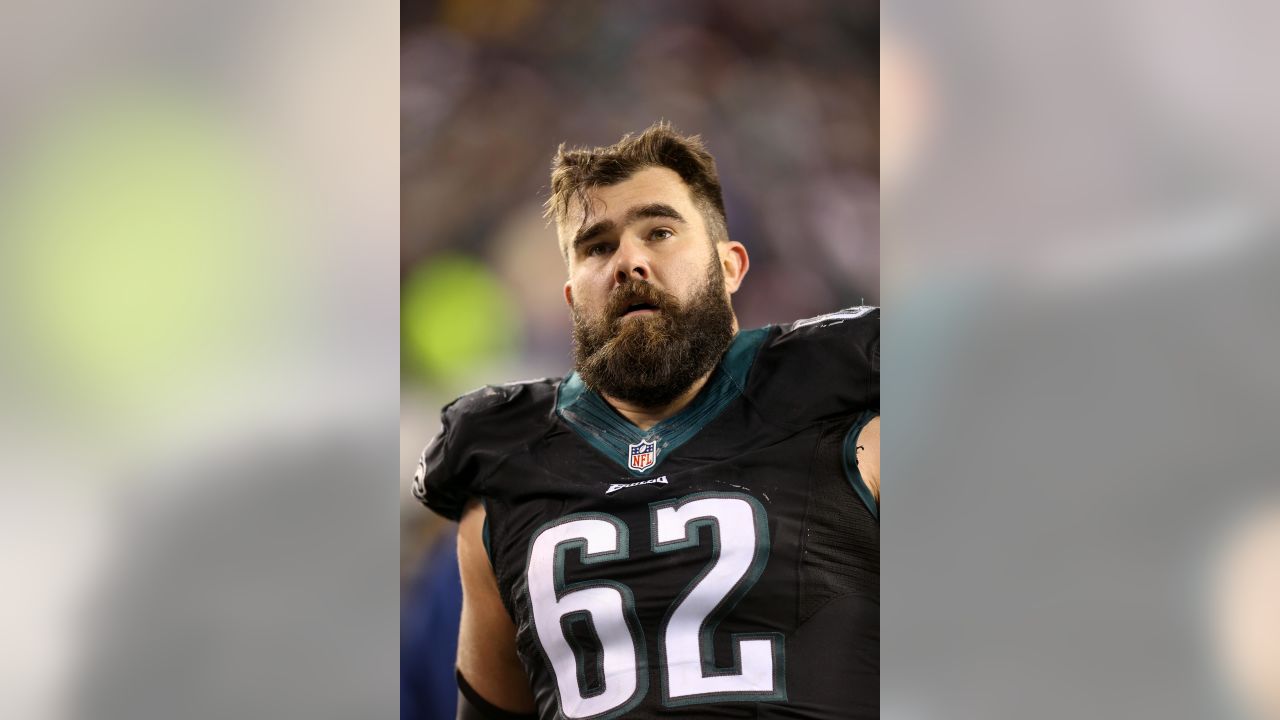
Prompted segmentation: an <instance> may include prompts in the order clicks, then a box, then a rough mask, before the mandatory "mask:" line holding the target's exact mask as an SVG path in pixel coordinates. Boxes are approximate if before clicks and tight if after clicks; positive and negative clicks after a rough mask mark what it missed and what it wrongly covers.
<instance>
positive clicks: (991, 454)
mask: <svg viewBox="0 0 1280 720" xmlns="http://www.w3.org/2000/svg"><path fill="white" fill-rule="evenodd" d="M882 11H883V14H884V23H883V26H882V36H881V43H882V47H881V108H882V171H883V172H882V179H883V192H884V194H883V202H882V205H881V209H882V212H883V228H884V232H883V243H882V248H883V255H882V264H881V268H882V279H883V283H884V285H883V287H884V292H883V304H884V305H885V307H886V308H888V310H887V312H886V315H885V317H886V321H885V323H884V325H883V329H884V337H883V340H884V344H883V348H884V353H883V358H884V368H885V370H884V374H883V381H882V391H883V398H884V400H883V403H882V407H883V410H884V413H885V416H886V420H885V433H884V443H883V446H882V458H883V463H884V466H885V468H886V472H885V474H886V476H887V480H886V481H885V483H884V493H883V497H884V500H885V506H886V509H885V511H884V513H883V515H882V517H883V518H884V525H883V529H884V531H883V534H882V545H881V547H882V567H883V568H884V572H883V578H882V585H881V589H882V590H881V600H882V605H881V608H882V611H881V618H882V627H881V632H882V638H883V644H882V647H881V650H882V653H881V660H882V675H881V678H882V682H881V692H882V715H883V716H884V717H885V718H903V719H916V718H974V719H979V718H981V719H984V720H986V719H990V718H1029V717H1034V718H1039V719H1042V720H1053V719H1057V718H1063V719H1065V718H1080V717H1117V718H1119V717H1123V718H1161V719H1162V720H1171V719H1172V718H1266V719H1274V718H1280V650H1278V649H1280V626H1278V624H1277V622H1276V618H1277V617H1280V581H1278V576H1277V573H1276V568H1278V567H1280V533H1278V532H1277V530H1280V515H1277V511H1276V507H1277V499H1278V498H1277V494H1278V492H1280V479H1278V478H1277V472H1276V463H1275V448H1276V442H1275V440H1276V428H1277V423H1276V421H1275V418H1276V417H1278V416H1280V385H1278V384H1277V377H1278V375H1277V367H1280V335H1278V334H1277V325H1276V320H1275V318H1276V309H1277V307H1280V292H1278V290H1280V285H1278V284H1277V283H1276V277H1277V276H1278V275H1280V253H1277V245H1276V243H1275V239H1276V235H1277V230H1280V224H1278V223H1277V220H1278V218H1277V211H1276V209H1277V208H1280V202H1278V201H1280V193H1278V192H1277V191H1278V190H1280V163H1278V162H1277V155H1278V150H1280V143H1277V142H1276V140H1275V137H1274V131H1273V128H1274V127H1275V125H1276V122H1277V121H1278V120H1280V93H1277V91H1276V88H1275V84H1274V83H1273V82H1271V80H1270V75H1271V74H1272V73H1271V69H1272V68H1275V67H1277V65H1280V46H1278V45H1277V44H1276V43H1275V42H1274V39H1273V37H1272V35H1273V33H1272V32H1271V28H1274V27H1275V26H1276V23H1277V21H1280V6H1277V5H1276V4H1275V3H1267V2H1259V1H1258V0H1228V1H1227V2H1224V3H1214V4H1212V5H1208V4H1205V3H1197V2H1186V1H1183V0H1171V1H1170V2H1142V1H1140V2H1124V3H1112V2H1099V1H1096V0H1085V1H1083V2H1072V3H1056V4H1037V3H1031V4H1026V3H1024V4H1017V3H1007V2H995V1H993V0H979V1H978V2H970V3H964V4H963V5H960V4H955V3H951V4H940V3H934V2H924V1H923V0H886V2H884V3H883V4H882Z"/></svg>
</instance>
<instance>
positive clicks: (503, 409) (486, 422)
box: [413, 380, 554, 520]
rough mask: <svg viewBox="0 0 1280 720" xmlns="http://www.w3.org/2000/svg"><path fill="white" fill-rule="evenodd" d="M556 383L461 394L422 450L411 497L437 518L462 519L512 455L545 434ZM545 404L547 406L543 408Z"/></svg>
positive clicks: (484, 389) (548, 381)
mask: <svg viewBox="0 0 1280 720" xmlns="http://www.w3.org/2000/svg"><path fill="white" fill-rule="evenodd" d="M553 394H554V382H553V381H551V380H538V381H530V382H524V383H510V384H507V385H489V386H487V387H483V388H480V389H479V390H476V391H474V392H471V393H468V394H466V395H463V396H462V397H460V398H458V399H457V400H454V401H453V402H451V403H449V404H448V405H446V406H445V407H444V410H443V411H441V413H440V432H439V433H438V434H437V435H436V437H435V438H434V439H433V440H432V441H431V443H430V444H428V445H427V447H426V449H425V450H423V451H422V456H421V457H420V458H419V460H418V469H417V472H415V473H414V477H413V496H414V497H415V498H417V499H418V501H419V502H421V503H422V504H424V505H426V506H427V507H428V508H430V509H431V510H432V511H434V512H435V513H436V514H437V515H441V516H443V517H445V518H448V519H449V520H458V519H459V518H460V517H461V516H462V511H463V509H465V508H466V505H467V502H468V501H469V500H471V499H472V498H481V497H483V496H484V483H485V480H486V479H487V478H488V477H489V476H490V475H492V474H493V473H494V472H495V471H496V470H497V468H499V467H500V466H501V465H502V463H503V461H504V459H505V458H506V457H507V456H508V454H509V453H510V452H511V451H512V450H513V449H514V448H515V447H518V446H521V445H523V444H525V443H527V442H529V440H530V439H531V437H533V436H535V435H537V434H538V433H539V432H541V431H542V430H541V425H540V424H539V423H538V422H537V419H538V418H539V417H540V416H542V415H546V414H547V409H546V408H550V407H551V401H550V398H551V397H552V395H553ZM543 406H546V407H545V408H544V407H543Z"/></svg>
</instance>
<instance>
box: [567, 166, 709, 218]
mask: <svg viewBox="0 0 1280 720" xmlns="http://www.w3.org/2000/svg"><path fill="white" fill-rule="evenodd" d="M654 202H661V203H666V204H668V205H670V206H671V207H673V208H675V209H677V210H682V211H686V212H685V216H686V217H689V216H690V215H691V214H692V211H693V197H692V196H691V195H690V194H689V186H688V185H685V183H684V180H681V179H680V175H679V174H677V173H676V171H675V170H672V169H671V168H666V167H647V168H643V169H641V170H637V171H636V172H635V173H634V174H632V175H631V177H629V178H627V179H626V180H623V181H622V182H620V183H616V184H614V185H607V186H604V187H596V188H592V189H590V190H588V191H587V207H586V209H585V210H586V213H585V217H584V213H583V210H584V209H583V208H582V207H581V205H577V204H576V203H575V205H576V206H571V207H570V208H569V216H568V218H566V219H567V221H568V222H567V223H566V224H565V225H566V228H571V229H573V230H576V229H577V228H579V227H581V226H582V225H583V224H585V223H592V222H596V221H597V220H606V219H611V220H619V219H621V217H622V216H623V215H624V214H626V212H627V209H628V208H631V207H633V206H635V205H644V204H647V203H654Z"/></svg>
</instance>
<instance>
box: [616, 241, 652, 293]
mask: <svg viewBox="0 0 1280 720" xmlns="http://www.w3.org/2000/svg"><path fill="white" fill-rule="evenodd" d="M613 261H614V265H613V279H614V281H615V282H616V283H617V284H619V285H622V284H623V283H625V282H627V281H628V280H632V279H635V280H645V281H647V280H649V278H650V275H652V272H651V271H650V268H649V257H648V254H647V253H646V252H645V247H644V244H643V243H641V242H640V241H638V240H636V239H634V238H623V239H622V240H621V241H620V242H619V243H618V250H617V252H615V253H614V258H613Z"/></svg>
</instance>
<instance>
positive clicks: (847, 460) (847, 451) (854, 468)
mask: <svg viewBox="0 0 1280 720" xmlns="http://www.w3.org/2000/svg"><path fill="white" fill-rule="evenodd" d="M879 414H880V413H878V412H875V411H874V410H865V411H863V413H862V414H861V415H859V416H858V419H857V420H854V421H853V425H852V426H850V428H849V432H847V433H845V436H844V453H843V454H844V474H845V478H846V479H847V480H848V481H849V485H851V486H852V487H853V491H854V492H856V493H858V497H860V498H862V503H863V504H864V505H866V506H867V509H868V510H870V511H871V515H872V516H873V517H875V519H876V522H880V503H878V502H876V498H875V496H874V495H872V494H871V488H869V487H867V484H866V483H864V482H863V481H862V473H860V472H858V433H859V432H862V428H864V427H866V426H867V423H869V422H871V421H872V420H873V419H875V418H876V417H877V416H878V415H879Z"/></svg>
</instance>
